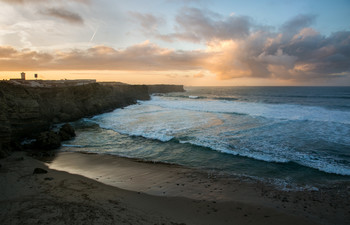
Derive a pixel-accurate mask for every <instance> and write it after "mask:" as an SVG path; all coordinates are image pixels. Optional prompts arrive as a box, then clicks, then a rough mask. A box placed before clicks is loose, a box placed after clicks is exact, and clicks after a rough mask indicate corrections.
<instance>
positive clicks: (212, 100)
mask: <svg viewBox="0 0 350 225" xmlns="http://www.w3.org/2000/svg"><path fill="white" fill-rule="evenodd" d="M185 89H186V90H187V92H185V93H171V94H167V95H163V96H153V97H152V99H151V100H150V101H141V102H139V104H137V105H132V106H129V107H126V108H124V109H117V110H115V111H113V112H110V113H106V114H102V115H98V116H95V117H93V118H89V119H82V120H80V121H77V122H76V123H75V124H74V125H75V127H76V128H77V133H78V136H77V137H76V138H75V139H74V140H72V141H69V142H67V143H65V147H64V148H63V149H64V150H67V151H86V152H94V153H102V154H113V155H119V156H124V157H131V158H142V159H145V160H150V161H160V162H168V163H174V164H179V165H185V166H188V167H192V168H197V169H202V170H207V171H212V172H213V173H220V174H225V175H228V176H229V175H234V176H246V177H252V178H254V179H258V180H264V181H267V182H270V183H274V184H277V185H281V186H290V185H291V184H293V185H294V184H298V185H302V186H303V187H312V186H315V185H316V186H317V185H319V184H323V185H327V184H331V183H334V182H339V181H344V180H347V181H348V180H350V88H331V87H317V88H315V87H246V88H243V87H230V88H228V87H221V88H200V87H191V88H185ZM293 185H292V186H293Z"/></svg>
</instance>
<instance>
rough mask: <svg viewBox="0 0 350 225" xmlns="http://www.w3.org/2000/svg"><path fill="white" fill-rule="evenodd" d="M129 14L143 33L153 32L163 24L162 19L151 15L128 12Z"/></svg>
mask: <svg viewBox="0 0 350 225" xmlns="http://www.w3.org/2000/svg"><path fill="white" fill-rule="evenodd" d="M129 14H130V15H131V16H132V18H133V19H134V20H135V21H137V22H138V23H140V26H141V28H142V29H143V31H150V30H151V31H155V30H157V28H158V26H159V25H160V24H162V23H165V20H164V19H163V18H162V17H156V16H155V15H153V14H149V13H138V12H129Z"/></svg>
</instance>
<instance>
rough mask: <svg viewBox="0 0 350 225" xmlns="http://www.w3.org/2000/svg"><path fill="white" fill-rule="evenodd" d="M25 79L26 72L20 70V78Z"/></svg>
mask: <svg viewBox="0 0 350 225" xmlns="http://www.w3.org/2000/svg"><path fill="white" fill-rule="evenodd" d="M25 79H26V73H25V72H22V73H21V80H25Z"/></svg>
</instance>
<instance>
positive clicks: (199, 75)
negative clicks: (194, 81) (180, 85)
mask: <svg viewBox="0 0 350 225" xmlns="http://www.w3.org/2000/svg"><path fill="white" fill-rule="evenodd" d="M193 77H194V78H203V77H205V73H204V72H203V71H200V72H199V73H196V74H194V75H193Z"/></svg>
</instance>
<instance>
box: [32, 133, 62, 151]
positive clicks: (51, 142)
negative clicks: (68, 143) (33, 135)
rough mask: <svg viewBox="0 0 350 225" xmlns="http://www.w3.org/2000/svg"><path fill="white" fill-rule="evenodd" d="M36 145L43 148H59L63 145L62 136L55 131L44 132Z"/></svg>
mask: <svg viewBox="0 0 350 225" xmlns="http://www.w3.org/2000/svg"><path fill="white" fill-rule="evenodd" d="M34 145H35V147H36V148H38V149H43V150H51V149H57V148H59V147H60V146H61V137H60V135H59V134H57V133H56V132H53V131H46V132H42V133H40V135H39V136H38V138H37V140H36V142H35V143H34Z"/></svg>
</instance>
